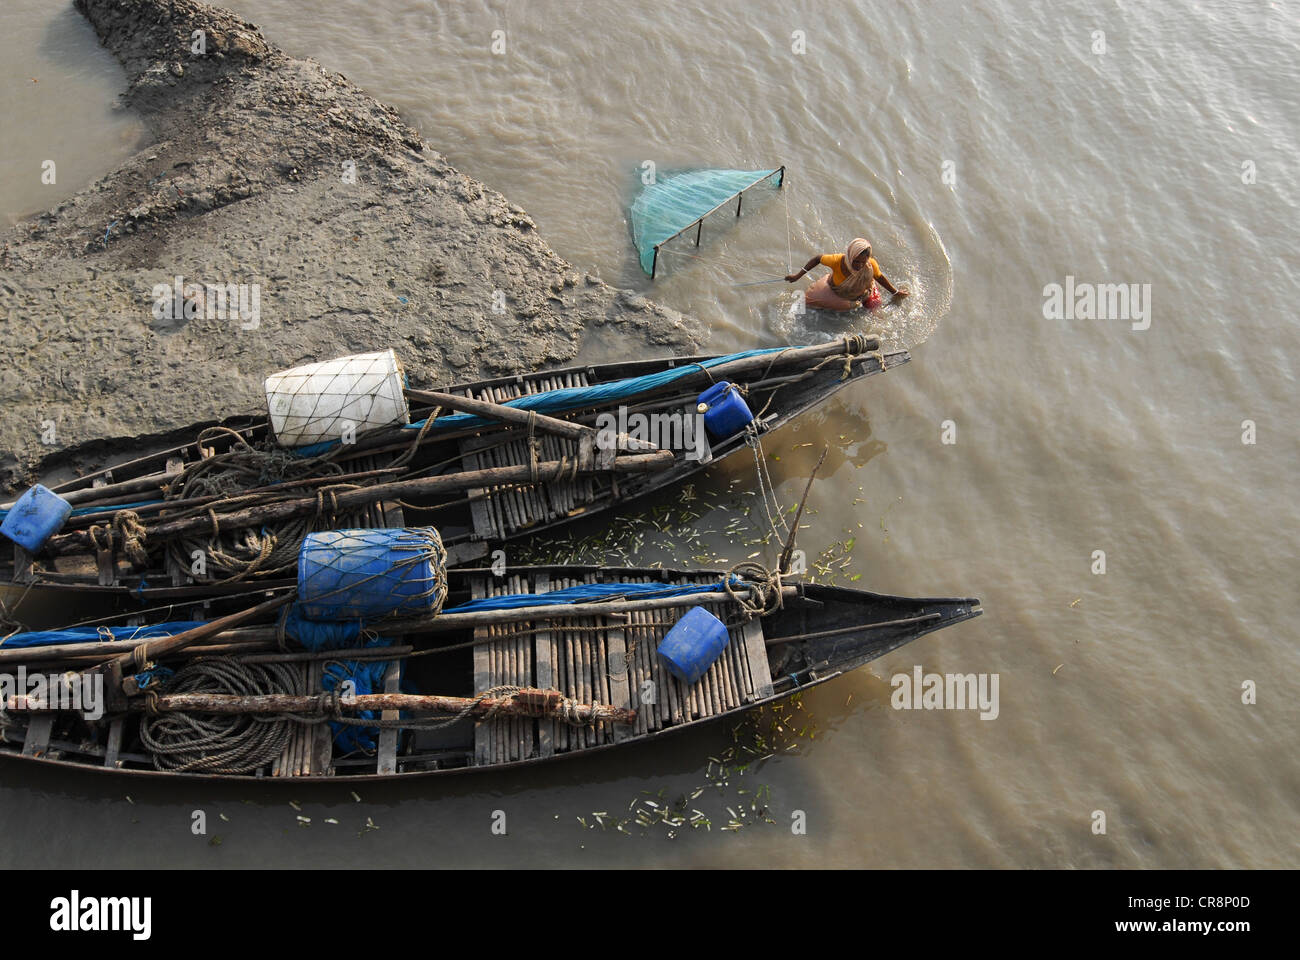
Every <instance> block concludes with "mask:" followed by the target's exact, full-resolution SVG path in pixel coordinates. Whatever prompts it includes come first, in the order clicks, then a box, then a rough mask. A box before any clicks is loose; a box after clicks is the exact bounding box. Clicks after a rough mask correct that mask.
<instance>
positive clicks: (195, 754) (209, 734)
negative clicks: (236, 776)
mask: <svg viewBox="0 0 1300 960" xmlns="http://www.w3.org/2000/svg"><path fill="white" fill-rule="evenodd" d="M159 692H162V693H226V694H231V693H233V694H238V695H240V696H258V695H262V694H269V693H289V694H295V695H301V694H303V693H304V692H305V691H304V690H303V685H302V683H301V680H300V673H299V672H298V671H297V670H294V669H293V668H292V667H290V666H287V665H285V664H281V663H266V664H254V663H238V662H236V661H234V660H232V659H230V658H228V657H212V658H210V659H205V660H196V661H194V662H193V663H190V664H187V665H186V666H184V667H181V669H179V670H177V671H176V675H175V676H174V677H172V678H171V679H170V680H168V681H167V682H166V683H163V684H160V685H159V686H158V687H157V688H156V689H150V690H147V691H146V692H145V708H146V715H145V717H144V718H143V719H142V720H141V721H140V739H141V741H142V742H143V743H144V745H145V747H146V748H148V750H149V753H150V754H151V755H152V756H153V762H154V766H155V767H157V768H158V769H159V770H172V771H176V772H189V771H196V772H203V773H251V772H252V771H254V770H256V769H257V768H258V767H260V766H262V765H264V764H266V763H269V762H271V761H272V760H274V759H275V758H276V757H278V756H279V755H280V754H281V753H283V752H284V748H285V746H286V745H287V744H288V742H289V735H290V734H291V733H292V731H293V724H294V723H321V722H323V721H324V720H326V719H327V717H326V715H325V714H324V713H322V714H321V715H319V716H300V715H294V714H287V713H286V714H215V715H214V714H203V715H197V714H192V713H186V712H183V711H170V710H169V711H167V712H165V713H159V712H158V709H157V704H158V693H159Z"/></svg>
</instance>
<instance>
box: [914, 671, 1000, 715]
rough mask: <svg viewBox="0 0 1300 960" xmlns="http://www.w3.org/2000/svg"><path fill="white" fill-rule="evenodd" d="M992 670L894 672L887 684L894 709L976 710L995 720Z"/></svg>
mask: <svg viewBox="0 0 1300 960" xmlns="http://www.w3.org/2000/svg"><path fill="white" fill-rule="evenodd" d="M998 680H999V677H998V675H997V674H996V673H978V674H976V673H943V674H939V673H925V672H924V671H923V670H922V669H921V667H920V666H919V665H918V666H915V667H913V668H912V672H911V673H896V674H894V675H893V676H892V677H891V678H890V680H889V685H890V686H891V687H893V688H894V692H893V694H892V695H891V696H890V698H889V703H890V705H891V706H892V707H893V708H894V709H895V710H979V712H980V719H981V720H996V719H997V718H998V714H999V713H1000V712H1001V706H1000V705H999V702H998Z"/></svg>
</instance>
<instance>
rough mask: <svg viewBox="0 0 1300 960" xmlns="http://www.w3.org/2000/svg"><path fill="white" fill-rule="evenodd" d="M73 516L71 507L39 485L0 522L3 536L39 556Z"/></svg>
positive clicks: (51, 491) (26, 494)
mask: <svg viewBox="0 0 1300 960" xmlns="http://www.w3.org/2000/svg"><path fill="white" fill-rule="evenodd" d="M70 513H72V504H70V503H68V501H66V500H64V499H63V498H62V497H61V496H59V495H58V494H57V493H55V492H54V491H53V490H51V489H50V488H49V487H44V486H41V485H40V484H39V483H38V484H37V485H36V486H34V487H32V488H31V489H30V490H28V491H27V492H26V493H24V494H23V495H22V496H21V497H19V498H18V502H17V503H15V504H14V506H13V509H12V510H10V511H9V515H8V516H6V517H5V519H4V523H0V533H3V534H4V535H5V536H6V537H8V538H9V539H10V540H12V541H13V542H14V543H16V544H18V546H20V547H22V548H23V549H24V550H26V551H27V552H28V553H39V552H40V549H41V547H43V546H45V541H46V540H48V539H50V537H52V536H54V534H55V533H56V532H58V529H59V527H61V526H63V521H64V520H66V519H68V514H70Z"/></svg>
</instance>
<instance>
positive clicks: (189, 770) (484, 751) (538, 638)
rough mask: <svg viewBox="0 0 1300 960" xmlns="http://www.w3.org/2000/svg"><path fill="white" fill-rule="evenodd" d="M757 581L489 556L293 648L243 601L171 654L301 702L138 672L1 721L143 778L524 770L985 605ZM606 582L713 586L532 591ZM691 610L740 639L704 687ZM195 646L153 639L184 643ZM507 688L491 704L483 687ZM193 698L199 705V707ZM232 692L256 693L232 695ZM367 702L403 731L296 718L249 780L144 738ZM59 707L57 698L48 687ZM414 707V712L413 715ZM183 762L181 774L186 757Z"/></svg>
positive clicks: (26, 660)
mask: <svg viewBox="0 0 1300 960" xmlns="http://www.w3.org/2000/svg"><path fill="white" fill-rule="evenodd" d="M746 576H748V575H747V574H739V575H738V574H735V573H734V572H729V573H727V574H724V573H722V572H720V571H712V572H710V571H692V572H684V571H664V570H659V569H632V568H626V569H619V568H612V569H610V568H593V567H520V568H515V569H510V570H508V571H507V572H506V575H505V576H502V577H497V576H495V575H494V574H493V573H492V572H491V570H489V569H477V568H475V569H468V568H462V569H453V570H451V571H450V572H449V573H448V590H449V593H448V596H447V601H446V606H444V608H443V609H442V611H441V612H440V613H438V614H437V615H436V616H434V617H432V618H425V619H422V620H420V619H415V620H406V621H394V622H391V623H388V624H387V625H373V629H374V630H375V631H376V632H378V633H380V634H381V635H383V636H385V637H388V638H390V639H391V640H392V643H393V645H392V646H390V647H387V648H383V649H381V650H379V651H376V650H375V649H374V648H366V649H359V650H356V651H353V650H352V649H345V650H341V651H340V650H327V651H318V652H315V653H313V652H307V651H302V650H294V649H288V651H287V652H286V649H282V648H281V646H280V645H279V640H278V634H279V629H278V627H277V623H279V622H280V621H279V620H278V615H277V614H276V613H275V612H274V611H271V612H265V611H263V612H262V613H260V614H258V615H249V614H240V615H239V616H242V617H245V619H244V620H243V622H239V623H237V624H236V625H234V626H231V627H229V628H228V629H226V630H224V631H222V632H212V631H215V630H216V629H217V622H216V621H210V625H209V626H208V627H206V628H205V629H208V630H209V631H210V635H209V636H206V637H203V638H202V639H201V641H200V642H199V645H193V646H189V647H185V648H183V649H177V650H173V651H172V652H170V653H164V654H162V655H161V656H160V657H158V662H159V663H161V664H162V665H164V666H171V667H176V668H181V667H183V666H185V665H187V664H188V665H190V666H194V665H197V664H220V665H223V669H225V666H224V665H228V664H230V663H236V662H237V663H239V664H243V665H244V666H245V667H246V668H255V667H259V666H261V667H263V668H266V669H271V668H272V667H273V668H274V669H276V670H278V671H280V672H279V673H278V674H277V676H278V677H279V680H277V681H276V684H273V685H272V687H273V688H274V690H275V692H276V693H279V694H282V695H285V696H281V697H279V698H278V699H274V700H273V701H267V700H266V697H265V696H262V694H265V693H266V689H265V688H263V689H262V690H261V691H260V692H259V694H258V695H253V696H246V697H242V698H240V697H234V698H232V697H225V698H224V699H222V697H221V696H220V695H213V694H206V695H205V694H203V693H199V694H192V693H191V694H172V693H168V692H167V691H168V690H169V687H168V686H166V685H164V686H163V687H162V691H163V692H161V693H156V694H155V695H154V696H155V697H156V699H155V700H154V702H153V704H152V706H151V705H150V704H149V702H148V701H149V697H150V693H149V690H148V687H147V685H146V689H145V690H144V691H143V692H141V691H140V690H139V682H137V681H136V680H135V679H134V678H133V677H131V676H128V678H127V682H126V684H125V685H124V687H123V689H121V690H119V691H117V697H116V700H115V699H114V698H113V697H106V698H105V699H104V701H103V702H104V703H105V704H107V705H109V709H108V710H107V711H106V712H104V713H103V715H102V716H101V717H100V718H98V719H96V720H93V721H88V720H86V719H84V718H83V716H82V715H80V714H78V713H75V712H70V711H67V710H65V711H63V712H50V711H46V712H36V711H29V710H28V709H27V708H30V707H33V706H41V705H42V701H41V700H40V698H39V697H37V698H35V699H31V698H27V699H25V698H24V696H23V694H24V691H23V690H18V691H17V693H14V692H13V691H12V690H10V691H7V692H8V693H9V694H10V695H9V696H7V697H5V698H4V699H3V700H0V703H4V704H5V705H6V706H7V707H8V708H9V709H8V712H7V713H5V714H4V715H3V717H0V720H3V723H4V726H5V730H4V736H3V738H2V739H3V742H0V756H5V757H11V758H14V759H19V760H25V761H28V762H32V763H41V764H45V765H47V766H53V767H65V768H76V769H83V770H97V771H101V772H114V773H121V774H130V775H133V776H146V777H202V778H214V777H215V778H222V779H226V778H229V779H240V780H243V779H261V780H263V781H268V780H274V781H278V782H284V783H290V782H292V783H297V784H302V783H303V782H304V781H313V780H317V781H319V780H330V781H339V780H374V779H382V778H405V777H411V776H421V775H430V774H451V773H457V772H467V771H473V770H483V769H505V768H515V767H522V766H526V765H532V764H535V763H541V762H544V761H548V760H554V759H559V758H561V757H569V756H582V755H587V754H590V753H595V752H598V751H603V750H607V749H609V748H612V747H617V746H622V745H627V744H631V743H637V742H644V741H649V740H653V739H656V738H659V737H662V736H666V735H668V734H670V733H673V732H676V731H680V730H686V729H689V728H692V727H695V726H697V725H699V724H702V723H705V722H708V721H712V720H717V719H720V718H723V717H736V716H737V715H739V714H741V713H742V712H744V711H747V710H750V709H752V708H754V707H757V706H759V705H762V704H766V703H771V702H773V701H776V700H779V699H781V698H783V697H786V696H788V695H789V694H790V693H792V692H794V691H797V690H801V689H806V688H808V687H811V686H815V685H818V684H821V683H825V682H826V681H828V680H830V679H832V678H834V677H838V676H840V675H841V674H843V673H846V672H847V671H850V670H854V669H856V668H857V667H860V666H862V665H863V664H866V663H869V662H871V661H872V660H874V659H876V658H878V657H880V656H882V655H884V654H886V653H888V652H890V651H892V650H895V649H896V648H898V647H900V646H902V645H903V644H905V643H908V642H910V641H912V640H914V639H916V638H918V637H921V636H923V635H925V634H927V633H930V632H932V631H935V630H939V629H942V628H944V627H947V626H951V625H953V624H956V623H960V622H962V621H964V620H969V619H971V618H973V617H976V616H978V615H979V614H980V613H982V610H981V608H980V606H979V601H977V600H974V599H909V598H903V597H891V596H882V595H878V594H873V593H867V592H865V591H860V590H854V589H846V588H841V587H834V586H826V585H820V584H814V583H805V582H802V581H796V580H786V581H784V582H783V581H781V580H780V579H775V580H773V579H767V580H763V579H762V578H759V577H756V576H753V577H751V578H750V579H745V577H746ZM737 577H739V579H737ZM724 578H730V579H729V582H730V583H731V584H732V590H731V591H730V592H728V591H727V590H725V589H724V588H723V587H722V584H723V582H724ZM591 584H614V585H616V586H614V587H612V588H607V589H613V590H615V591H618V590H624V591H630V590H631V589H632V588H630V587H627V586H626V585H627V584H652V585H659V587H662V589H663V591H670V590H682V589H693V590H695V591H697V592H695V593H691V594H689V595H686V596H663V595H660V593H661V592H662V591H660V592H654V593H650V594H637V595H632V594H630V593H627V594H623V595H619V594H618V593H617V592H616V593H615V594H614V595H612V596H606V597H605V598H604V599H602V600H601V601H599V602H580V603H576V604H572V605H565V606H541V605H540V604H541V602H542V600H540V599H539V600H534V599H533V597H534V596H537V597H540V596H542V595H545V594H547V593H550V592H552V591H557V590H563V589H567V588H570V587H574V586H578V585H591ZM637 589H640V590H649V589H651V588H649V587H642V588H637ZM654 589H655V590H656V591H658V589H659V588H658V587H656V588H654ZM276 593H277V592H276V591H257V597H258V599H259V600H260V599H261V598H263V597H265V596H267V595H268V594H270V595H271V596H272V600H271V601H268V602H262V603H260V604H259V609H261V608H265V607H267V606H268V605H272V606H273V605H276V604H280V603H281V601H282V600H283V599H287V596H281V598H280V599H276V598H275V597H276ZM502 594H510V595H524V594H527V595H531V596H528V597H518V598H516V599H519V600H521V601H522V602H523V604H524V605H523V606H522V607H518V608H515V609H511V610H504V611H502V610H497V611H492V610H487V611H484V610H477V611H474V610H471V611H469V612H467V613H458V612H457V607H458V606H461V605H463V604H464V603H465V602H466V601H469V600H471V599H474V598H485V597H497V596H499V595H502ZM777 598H779V603H778V601H777ZM248 602H250V601H249V598H248V597H244V598H225V599H211V600H208V601H205V603H206V612H207V613H208V614H209V616H216V615H219V614H220V615H223V616H224V613H225V611H226V610H228V609H233V608H236V607H238V606H239V605H240V604H247V603H248ZM746 604H749V605H751V612H753V611H752V608H754V607H759V606H761V608H762V610H761V611H759V612H756V613H755V615H753V616H752V617H749V618H748V619H747V618H746V616H747V614H746V609H745V606H746ZM688 606H703V607H705V608H706V609H708V610H709V611H711V612H712V613H713V614H714V615H716V616H717V617H718V618H719V619H720V620H722V621H723V622H724V623H725V624H726V626H727V632H728V638H729V639H728V643H727V645H726V647H725V648H724V650H723V652H722V655H721V657H720V658H719V659H718V660H717V661H716V662H714V663H713V665H712V666H711V667H710V668H709V669H708V671H707V673H705V674H704V675H703V676H702V678H701V679H700V680H699V681H698V682H697V683H695V684H693V685H690V686H687V685H686V684H685V683H683V682H682V681H680V680H677V679H675V678H673V677H671V676H670V675H669V674H668V672H667V669H666V665H665V663H664V662H663V660H662V659H661V658H660V657H658V656H657V654H656V651H657V649H658V647H659V644H660V642H661V641H662V640H663V637H664V635H665V633H666V632H667V630H668V629H669V628H670V626H671V624H672V623H674V622H675V621H676V620H677V618H678V617H680V616H681V614H682V613H683V612H684V608H686V607H688ZM183 613H184V611H182V610H178V609H177V608H175V607H172V606H168V607H166V608H164V610H163V611H155V612H154V613H153V614H152V616H153V617H155V618H157V617H163V616H165V617H166V618H168V619H175V618H176V616H177V615H178V614H183ZM146 619H147V618H146ZM236 619H237V618H236ZM226 622H229V618H227V621H226ZM177 639H178V638H172V639H171V640H166V641H158V640H149V641H145V642H147V643H150V644H158V643H162V644H167V643H174V642H177ZM140 642H141V641H138V640H127V641H122V640H114V641H108V642H105V643H95V642H91V643H84V644H76V645H67V644H63V645H57V646H46V647H20V648H15V649H7V648H6V647H5V646H2V645H0V676H7V677H9V678H11V679H10V680H9V683H10V684H13V683H14V682H15V681H14V680H13V679H12V678H14V677H16V676H18V675H19V672H20V668H21V669H22V670H23V671H25V672H26V675H27V677H28V678H30V677H32V676H35V675H37V674H42V675H57V674H59V673H60V672H61V671H68V670H81V669H85V668H86V667H88V666H89V665H91V664H95V663H99V662H101V661H103V659H104V658H105V657H106V656H110V655H112V656H119V657H120V656H121V655H122V654H123V653H127V654H128V655H129V653H130V652H131V651H133V650H136V649H137V648H139V645H140ZM146 649H148V648H146ZM153 649H155V650H156V649H158V648H156V647H155V648H153ZM374 656H386V657H389V658H390V659H389V660H387V661H382V662H386V663H387V666H386V668H384V672H383V679H382V691H383V692H382V693H379V694H371V695H358V696H357V697H356V700H355V706H352V707H348V706H346V702H345V701H338V702H337V703H336V702H334V701H331V700H329V697H328V696H326V695H321V694H320V693H319V691H320V690H321V680H322V676H323V670H325V669H327V668H326V667H325V666H324V664H325V663H326V661H327V660H331V661H339V660H343V659H348V658H352V657H356V658H358V661H357V662H362V661H361V658H365V657H374ZM142 659H144V660H146V661H148V662H153V660H154V653H152V652H147V653H142ZM129 669H135V668H134V667H132V668H129ZM129 669H128V674H129ZM399 674H400V675H401V677H402V679H401V681H400V687H399ZM100 675H101V676H102V675H103V674H100ZM286 678H287V681H286ZM175 679H177V680H179V676H178V677H177V678H175ZM140 682H143V681H140ZM277 684H278V686H277ZM285 686H288V687H292V688H293V689H292V690H288V689H284V687H285ZM502 687H505V688H506V689H507V691H511V690H515V689H518V688H523V689H522V690H521V691H520V692H518V693H510V692H506V693H502V692H501V691H500V689H499V688H502ZM28 690H30V679H29V680H28ZM133 690H134V691H135V692H134V693H132V692H131V691H133ZM494 690H495V693H493V695H492V696H489V697H488V698H487V699H475V698H476V697H479V698H481V697H482V696H483V695H484V694H485V693H489V692H493V691H494ZM110 692H111V691H110ZM243 692H245V693H246V692H247V690H246V689H245V690H243ZM187 696H188V697H190V698H191V699H189V700H186V697H187ZM204 696H208V697H209V699H208V700H204V699H203V697H204ZM177 697H179V700H177V699H175V698H177ZM194 697H198V698H199V699H198V700H194V699H193V698H194ZM213 697H215V701H214V699H213ZM368 698H369V699H368ZM232 701H238V705H237V706H235V707H232V706H231V703H232ZM255 701H256V703H255ZM363 703H364V704H370V705H371V706H374V707H375V708H376V709H379V708H387V709H385V710H384V712H383V713H382V715H381V716H382V717H383V719H384V720H385V722H391V723H392V724H394V726H393V727H389V728H385V729H382V730H380V731H379V732H378V735H377V742H376V745H375V749H374V750H373V752H368V753H367V752H363V753H353V754H350V755H344V754H343V753H342V751H341V748H338V747H336V746H334V745H333V743H332V740H331V733H330V728H329V726H328V725H327V724H326V723H324V722H318V723H314V724H303V723H297V722H293V721H282V722H281V726H282V727H283V729H281V730H279V734H280V735H282V739H281V740H280V741H277V742H276V743H275V744H273V749H272V753H273V755H271V756H269V759H266V760H265V761H264V762H262V763H260V764H258V765H257V766H256V767H254V768H251V769H246V770H242V771H239V772H233V773H226V772H220V773H219V772H213V771H212V770H210V769H205V767H204V763H211V762H213V761H212V757H213V754H212V750H216V749H217V748H215V747H213V748H210V749H209V750H207V751H200V754H199V755H198V756H199V757H200V759H199V760H190V761H185V763H182V762H181V758H182V757H184V756H185V755H184V754H180V755H170V754H169V755H168V756H171V760H170V761H167V760H164V761H159V760H158V759H157V756H156V755H153V754H151V752H150V749H149V748H148V747H147V746H146V745H145V743H146V740H145V738H144V736H143V731H142V725H143V724H146V723H149V724H156V723H159V722H163V721H165V720H168V719H170V718H173V717H174V715H175V711H178V710H181V709H182V707H184V709H185V710H187V711H188V713H187V715H188V716H190V717H205V718H207V719H209V720H210V719H212V718H213V717H218V718H220V717H227V718H228V719H230V718H231V717H232V715H231V714H229V713H222V714H215V713H210V712H208V711H210V710H211V709H213V708H214V704H215V707H217V708H220V709H222V710H229V709H235V710H245V711H247V710H251V709H254V708H257V709H261V708H263V707H265V708H267V709H274V710H276V711H280V710H293V711H295V712H300V713H304V715H305V713H309V712H310V711H312V710H315V711H316V712H317V715H318V718H319V716H321V715H323V714H322V713H321V712H322V711H327V710H328V711H332V712H331V713H329V715H330V716H343V715H344V712H345V711H348V710H356V709H361V705H362V704H363ZM462 704H465V705H467V706H466V707H462V706H461V705H462ZM44 705H46V706H49V705H50V701H49V700H48V695H47V699H46V700H45V701H44ZM81 705H82V706H85V704H84V703H83V704H81ZM435 708H436V709H435ZM149 710H153V713H150V712H148V711H149ZM399 710H400V711H404V712H402V713H400V714H399ZM448 710H453V711H455V710H463V714H461V715H460V716H459V719H457V716H458V714H457V713H454V712H453V713H450V714H449V713H447V712H446V711H448ZM494 711H495V712H494ZM430 716H435V717H441V718H444V719H443V720H442V722H443V724H444V725H443V726H441V727H440V728H438V729H397V728H396V727H408V726H411V727H413V726H417V725H418V722H419V721H418V719H417V718H420V717H424V718H428V717H430ZM233 719H241V717H233ZM242 719H246V715H245V716H244V717H242ZM448 720H449V721H450V722H448ZM570 721H576V722H570ZM247 725H248V726H259V727H260V728H267V727H270V726H274V724H259V725H254V724H247ZM150 729H151V730H154V729H156V728H154V727H150ZM159 739H160V736H159V735H156V734H151V735H150V742H153V743H157V742H159ZM168 763H170V764H171V765H172V767H173V768H168ZM186 764H189V765H186Z"/></svg>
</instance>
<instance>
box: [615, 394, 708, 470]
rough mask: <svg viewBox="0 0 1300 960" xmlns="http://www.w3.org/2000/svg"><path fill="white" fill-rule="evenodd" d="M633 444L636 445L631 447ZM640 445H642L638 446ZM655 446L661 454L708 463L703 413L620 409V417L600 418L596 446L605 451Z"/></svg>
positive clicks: (623, 407) (621, 407) (622, 407)
mask: <svg viewBox="0 0 1300 960" xmlns="http://www.w3.org/2000/svg"><path fill="white" fill-rule="evenodd" d="M629 441H634V442H633V443H629ZM637 442H639V443H637ZM643 444H653V445H654V446H656V447H658V448H659V449H660V450H683V451H685V457H686V459H687V460H698V461H706V462H707V460H708V456H709V442H708V436H707V435H706V433H705V426H704V415H703V414H701V413H649V414H646V413H633V414H629V413H628V412H627V407H625V406H621V405H620V406H619V408H618V414H617V415H615V414H613V413H609V412H606V413H602V414H600V415H599V416H598V417H596V446H598V447H600V449H602V450H627V449H629V447H631V446H640V445H643Z"/></svg>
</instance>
